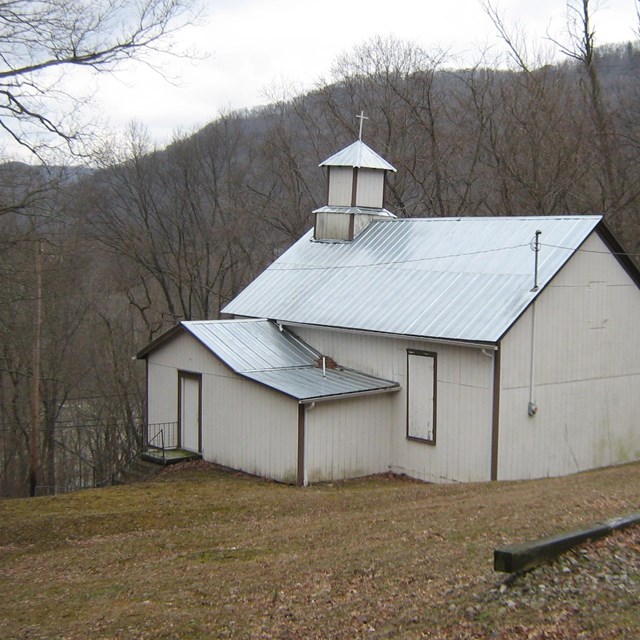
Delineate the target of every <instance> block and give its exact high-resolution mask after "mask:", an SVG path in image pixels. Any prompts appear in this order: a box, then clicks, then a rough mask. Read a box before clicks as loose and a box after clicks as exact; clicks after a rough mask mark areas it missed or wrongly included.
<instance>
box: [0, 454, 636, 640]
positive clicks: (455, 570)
mask: <svg viewBox="0 0 640 640" xmlns="http://www.w3.org/2000/svg"><path fill="white" fill-rule="evenodd" d="M639 496H640V464H632V465H626V466H622V467H616V468H610V469H603V470H599V471H595V472H589V473H583V474H578V475H575V476H571V477H567V478H561V479H547V480H540V481H532V482H508V483H492V484H491V483H487V484H469V485H446V486H443V485H428V484H421V483H418V482H412V481H409V480H403V479H398V478H386V477H376V478H367V479H363V480H358V481H352V482H346V483H339V484H331V485H319V486H312V487H308V488H305V489H299V488H295V487H289V486H283V485H277V484H273V483H269V482H265V481H262V480H259V479H255V478H249V477H245V476H241V475H238V474H230V473H225V472H222V471H218V470H214V469H207V470H189V469H185V470H182V471H180V472H178V473H171V474H167V475H164V476H161V477H160V478H159V479H158V480H156V481H153V482H149V483H145V484H138V485H130V486H125V487H116V488H110V489H101V490H91V491H84V492H81V493H77V494H72V495H64V496H56V497H48V498H36V499H26V500H4V501H0V567H1V573H0V637H2V638H225V637H232V638H292V639H293V638H295V639H298V638H361V637H362V638H407V639H408V638H411V639H413V638H421V637H426V638H485V637H486V638H489V637H501V638H502V637H510V638H546V637H549V638H553V637H555V636H554V635H544V634H543V631H540V629H542V626H544V624H547V623H548V621H542V620H540V621H537V620H536V618H535V615H534V616H533V617H532V615H531V613H530V612H529V613H528V614H526V615H525V613H524V612H520V611H518V610H516V611H512V612H511V611H510V612H509V613H508V614H507V615H504V612H502V613H499V612H498V610H497V607H494V608H492V607H491V606H490V605H487V608H486V610H483V611H482V612H481V613H480V615H475V616H473V617H469V616H468V615H466V613H465V611H466V610H467V608H468V606H469V604H470V603H474V604H475V603H477V602H478V600H477V597H476V596H477V594H478V593H479V592H482V591H486V590H488V589H489V588H491V587H492V586H495V583H496V582H498V581H500V580H501V579H502V578H503V576H500V575H498V574H494V572H493V570H492V559H493V556H492V552H493V549H494V548H495V547H496V546H499V545H501V544H504V543H507V542H517V541H524V540H528V539H532V538H537V537H540V536H544V535H550V534H553V533H558V532H560V531H567V530H571V529H575V528H578V527H580V526H582V525H585V524H588V523H591V522H595V521H598V520H601V519H604V518H611V517H615V516H620V515H623V514H626V513H630V512H633V511H636V510H638V508H639ZM630 604H631V605H632V604H633V603H630ZM636 604H637V603H636ZM619 609H620V611H621V613H620V612H618V613H616V612H611V613H610V615H609V614H606V612H605V614H604V615H603V614H599V615H598V616H595V615H593V616H590V615H589V613H588V612H585V616H583V618H580V619H579V620H578V622H576V618H574V622H573V623H572V624H573V625H578V627H576V628H575V629H574V631H575V633H578V632H581V631H582V632H584V633H588V634H590V635H586V636H585V637H589V638H599V637H602V638H613V637H640V621H638V620H636V622H635V623H634V622H633V616H629V612H628V611H626V610H625V609H624V607H622V608H619ZM618 615H619V616H621V617H620V618H619V619H618V618H617V617H616V616H618ZM629 620H631V622H629ZM538 624H539V625H541V626H540V629H538V630H537V631H536V625H538ZM634 624H635V627H633V625H634ZM630 625H631V627H630ZM629 630H630V631H631V635H628V634H629ZM545 633H546V632H545ZM492 634H493V636H492ZM503 634H506V635H503ZM535 634H537V635H535Z"/></svg>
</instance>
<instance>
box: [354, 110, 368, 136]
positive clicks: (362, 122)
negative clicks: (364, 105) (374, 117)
mask: <svg viewBox="0 0 640 640" xmlns="http://www.w3.org/2000/svg"><path fill="white" fill-rule="evenodd" d="M356 118H358V120H360V133H359V135H358V140H360V141H362V125H363V124H364V121H365V120H368V119H369V118H368V117H367V116H365V115H364V111H361V112H360V115H359V116H356Z"/></svg>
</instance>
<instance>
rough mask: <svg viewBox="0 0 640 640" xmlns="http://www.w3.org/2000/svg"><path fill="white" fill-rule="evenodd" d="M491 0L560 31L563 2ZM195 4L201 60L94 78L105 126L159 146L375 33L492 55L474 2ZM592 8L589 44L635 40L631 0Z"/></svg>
mask: <svg viewBox="0 0 640 640" xmlns="http://www.w3.org/2000/svg"><path fill="white" fill-rule="evenodd" d="M495 4H496V5H497V6H498V7H499V8H500V12H501V14H502V15H503V16H504V20H505V22H506V23H508V24H512V23H515V22H517V23H518V24H519V25H520V26H521V27H522V28H524V29H526V32H527V35H528V38H529V39H530V41H531V42H532V43H533V42H538V43H541V44H542V43H544V37H545V33H546V32H547V31H548V32H550V33H552V34H554V35H557V36H558V37H562V32H563V28H564V26H565V24H566V20H565V15H566V12H565V7H566V4H565V0H496V1H495ZM592 5H595V0H592ZM204 6H205V15H204V16H203V24H202V25H200V26H197V27H189V28H188V29H186V30H184V31H182V32H181V33H180V40H181V42H182V43H183V44H185V45H187V46H190V45H194V46H196V47H197V48H198V49H199V50H200V51H201V52H203V53H206V54H208V56H207V57H206V59H203V60H199V61H190V60H185V59H180V60H167V59H166V58H165V59H164V60H162V62H161V63H160V64H161V66H162V68H163V70H164V71H166V72H167V73H168V74H169V75H171V76H174V77H175V78H176V79H177V84H176V85H171V84H169V83H167V82H166V81H165V80H164V79H163V78H162V77H161V76H160V75H159V74H157V73H154V72H153V71H151V70H149V69H147V68H146V67H144V66H141V65H137V66H135V67H133V68H132V69H130V70H128V69H122V70H120V72H118V73H117V74H116V75H115V76H113V77H110V76H108V75H102V76H100V77H99V79H97V80H94V82H96V84H97V91H96V94H95V98H94V100H93V104H94V105H95V107H96V109H97V110H98V112H99V113H100V114H101V115H102V116H104V117H106V118H107V119H108V121H109V125H110V127H111V128H112V129H113V130H118V129H122V128H124V127H126V126H127V124H128V123H129V122H131V121H132V120H136V121H138V122H140V123H142V124H143V125H145V126H146V127H147V129H148V130H149V133H150V134H151V136H152V138H153V139H154V140H155V141H156V142H157V143H158V144H163V143H166V142H168V141H169V140H170V138H171V136H172V133H173V132H175V131H178V130H180V131H182V132H189V131H192V130H194V129H195V128H198V127H200V126H203V125H204V124H206V123H207V122H210V121H211V120H213V119H215V118H216V116H217V115H218V114H219V113H220V112H221V110H226V109H236V108H242V107H251V106H255V105H259V104H264V103H266V102H267V101H268V100H267V98H266V97H265V92H266V91H268V90H269V88H270V87H273V86H274V85H276V86H277V85H284V86H289V85H291V86H293V87H296V88H298V89H300V90H302V89H309V88H311V87H313V86H314V85H315V84H316V83H318V82H319V81H320V79H321V78H326V79H330V71H331V67H332V63H333V62H334V61H335V59H336V57H337V56H339V55H340V54H342V53H346V52H349V51H351V50H352V49H353V47H354V46H356V45H358V44H361V43H363V42H365V41H367V40H369V39H371V38H372V37H374V36H376V35H380V36H387V35H393V36H396V37H398V38H400V39H404V40H411V41H413V42H415V43H417V44H419V45H421V46H423V47H425V48H426V49H428V50H430V49H436V48H440V49H446V50H448V51H449V52H450V57H451V65H450V66H458V64H459V65H460V66H462V65H464V64H471V63H472V62H473V61H474V60H476V59H477V58H478V56H479V51H481V50H482V49H485V48H487V47H488V48H490V50H491V52H492V53H496V54H497V53H498V52H499V51H500V50H501V48H502V47H501V43H500V40H499V39H498V37H497V35H496V30H495V27H494V26H493V24H492V23H491V21H490V19H489V18H488V17H487V15H486V14H485V13H484V11H483V10H482V7H481V5H480V3H479V1H478V0H386V1H383V0H323V1H322V2H308V1H304V0H204ZM595 6H598V7H599V8H598V10H597V11H596V12H595V13H594V16H593V21H594V24H595V29H596V39H597V42H598V43H599V44H603V43H609V42H623V41H627V40H631V39H634V38H635V36H634V31H633V29H634V27H637V17H636V6H637V5H636V0H600V1H599V2H598V4H597V5H595ZM456 63H458V64H456Z"/></svg>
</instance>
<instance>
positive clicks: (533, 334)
mask: <svg viewBox="0 0 640 640" xmlns="http://www.w3.org/2000/svg"><path fill="white" fill-rule="evenodd" d="M535 350H536V303H535V300H534V302H533V304H532V305H531V354H530V355H531V360H530V367H529V405H528V407H527V414H528V415H529V417H533V416H535V415H536V413H537V411H538V405H537V404H536V403H535V400H534V395H533V389H534V383H535V373H536V371H535Z"/></svg>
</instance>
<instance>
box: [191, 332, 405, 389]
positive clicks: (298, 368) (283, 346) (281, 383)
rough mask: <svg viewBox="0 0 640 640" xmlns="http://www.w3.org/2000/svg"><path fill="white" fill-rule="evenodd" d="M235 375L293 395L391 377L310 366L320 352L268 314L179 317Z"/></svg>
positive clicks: (377, 384)
mask: <svg viewBox="0 0 640 640" xmlns="http://www.w3.org/2000/svg"><path fill="white" fill-rule="evenodd" d="M180 324H181V325H182V326H183V327H184V328H185V329H186V330H187V331H189V333H191V334H192V335H193V336H194V337H196V338H197V339H198V340H199V341H200V342H201V343H202V344H203V345H204V346H205V347H206V348H207V349H209V350H210V351H211V352H212V353H214V354H215V355H216V356H217V357H218V358H220V359H221V360H222V361H223V362H224V363H225V364H226V365H227V366H229V367H230V368H231V369H232V370H233V371H235V372H236V373H238V374H239V375H241V376H243V377H245V378H249V379H251V380H254V381H256V382H259V383H261V384H264V385H266V386H268V387H271V388H272V389H275V390H277V391H280V392H282V393H285V394H287V395H289V396H291V397H293V398H296V399H297V400H301V401H305V400H313V399H318V400H320V399H323V398H325V399H326V398H334V397H335V398H338V397H341V396H349V395H354V394H361V393H376V392H380V393H381V392H384V391H392V390H395V389H398V388H399V385H398V383H397V382H392V381H390V380H382V379H380V378H376V377H374V376H370V375H367V374H365V373H360V372H358V371H353V370H351V369H327V370H326V377H323V375H322V369H321V368H319V367H318V366H316V360H317V358H318V357H319V356H320V354H319V353H318V352H317V351H315V350H314V349H312V348H311V347H310V346H309V345H307V344H306V343H305V342H303V341H302V340H300V339H299V338H297V337H296V336H294V335H292V334H291V333H290V332H289V331H287V330H286V329H283V330H282V331H280V330H279V328H278V327H277V325H276V324H275V323H273V322H271V321H269V320H201V321H185V322H181V323H180Z"/></svg>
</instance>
